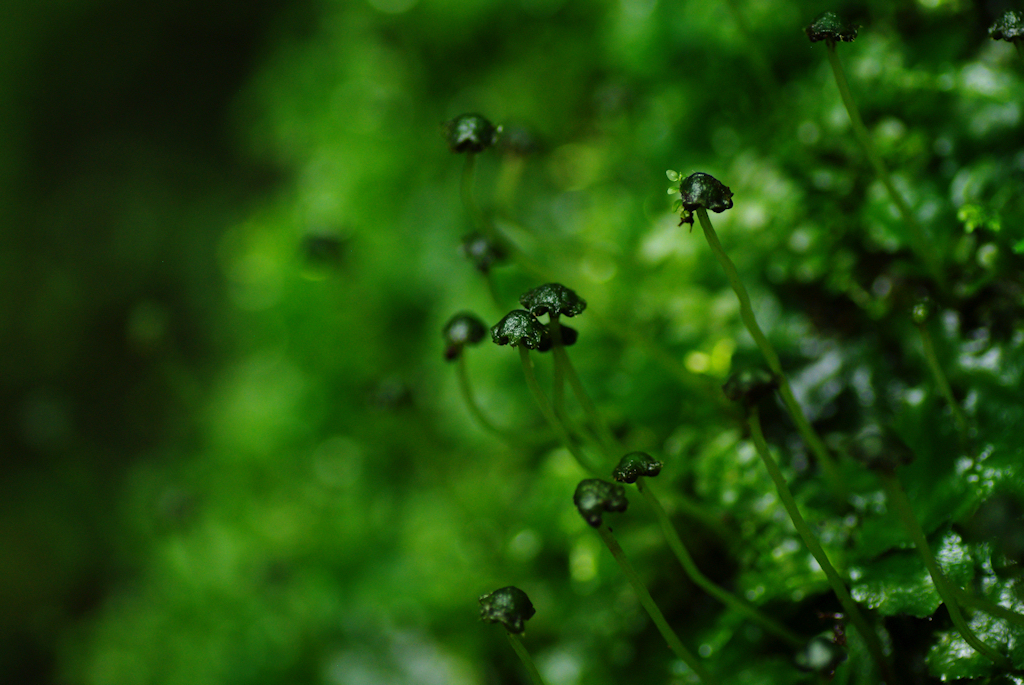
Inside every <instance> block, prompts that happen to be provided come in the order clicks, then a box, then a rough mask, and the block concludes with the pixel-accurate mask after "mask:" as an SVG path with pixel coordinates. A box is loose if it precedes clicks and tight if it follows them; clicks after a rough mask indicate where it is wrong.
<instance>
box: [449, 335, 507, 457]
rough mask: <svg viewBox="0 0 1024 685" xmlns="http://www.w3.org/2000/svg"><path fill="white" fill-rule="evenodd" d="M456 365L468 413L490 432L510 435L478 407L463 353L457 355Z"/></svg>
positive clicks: (503, 435)
mask: <svg viewBox="0 0 1024 685" xmlns="http://www.w3.org/2000/svg"><path fill="white" fill-rule="evenodd" d="M458 367H459V373H458V376H459V391H460V392H461V393H462V399H463V401H464V402H465V403H466V408H467V409H469V413H470V414H472V416H473V418H474V419H476V422H477V423H479V424H480V425H481V426H482V427H483V428H485V429H486V430H488V431H490V432H491V433H494V434H495V435H497V436H499V437H501V438H508V437H510V436H509V433H508V431H505V430H503V429H501V428H498V427H497V426H496V425H495V424H494V423H493V422H492V421H491V420H490V419H489V418H487V416H486V415H485V414H484V412H483V410H482V409H480V405H478V404H477V403H476V398H475V397H474V395H473V389H472V387H471V386H470V383H469V370H468V369H467V368H466V355H465V354H460V355H459V361H458Z"/></svg>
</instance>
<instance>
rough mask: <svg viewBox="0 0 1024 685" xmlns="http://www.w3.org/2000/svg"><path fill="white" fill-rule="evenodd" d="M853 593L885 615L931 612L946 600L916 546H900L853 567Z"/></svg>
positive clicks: (917, 614)
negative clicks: (905, 548)
mask: <svg viewBox="0 0 1024 685" xmlns="http://www.w3.org/2000/svg"><path fill="white" fill-rule="evenodd" d="M850 575H851V578H854V579H855V580H854V581H853V582H852V583H851V586H850V594H852V595H853V598H854V599H855V600H857V601H858V602H861V603H862V604H864V605H865V606H867V607H868V608H869V609H876V610H878V612H879V613H880V614H882V615H883V616H897V615H899V614H910V615H911V616H916V617H918V618H924V617H925V616H931V615H932V614H934V613H935V610H936V609H938V608H939V605H940V604H942V599H941V598H940V597H939V592H938V590H936V589H935V583H934V582H932V577H931V576H930V575H929V574H928V569H927V568H925V565H924V562H922V561H921V557H920V556H918V555H917V554H916V553H915V552H914V551H912V550H896V551H893V552H891V553H890V554H889V555H888V556H886V557H884V558H882V559H880V560H878V561H873V562H872V563H871V564H870V565H868V566H867V567H866V568H864V569H859V568H857V569H853V570H852V572H851V574H850Z"/></svg>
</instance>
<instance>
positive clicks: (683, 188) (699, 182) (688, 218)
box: [679, 171, 732, 226]
mask: <svg viewBox="0 0 1024 685" xmlns="http://www.w3.org/2000/svg"><path fill="white" fill-rule="evenodd" d="M679 197H680V199H681V201H682V203H683V210H684V212H683V216H682V219H681V221H680V222H679V225H680V226H682V225H683V224H684V223H688V224H693V216H692V215H691V212H694V211H696V210H697V209H698V208H699V207H703V208H704V209H707V210H710V211H712V212H715V213H716V214H718V213H721V212H724V211H725V210H727V209H732V191H731V190H729V188H728V186H725V185H723V184H722V182H721V181H719V180H718V179H717V178H715V177H714V176H712V175H711V174H705V173H704V172H702V171H698V172H697V173H694V174H690V175H689V176H687V177H686V178H685V179H683V182H682V183H680V184H679Z"/></svg>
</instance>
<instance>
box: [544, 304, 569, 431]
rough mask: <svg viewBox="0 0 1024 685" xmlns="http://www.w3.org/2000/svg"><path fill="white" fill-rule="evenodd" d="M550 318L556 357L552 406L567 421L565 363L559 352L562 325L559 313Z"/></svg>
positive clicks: (552, 345) (552, 377)
mask: <svg viewBox="0 0 1024 685" xmlns="http://www.w3.org/2000/svg"><path fill="white" fill-rule="evenodd" d="M549 318H550V319H551V325H550V326H548V328H549V329H550V331H551V349H552V352H551V354H552V356H554V358H555V363H554V365H553V367H554V369H553V371H552V374H551V383H552V388H551V406H552V407H553V408H554V410H555V414H556V415H557V416H558V417H559V418H560V419H562V420H563V421H565V420H566V417H565V364H563V363H562V360H561V359H560V356H559V354H558V351H560V350H561V349H562V325H561V324H560V323H559V321H558V318H559V317H558V315H557V314H551V315H550V317H549Z"/></svg>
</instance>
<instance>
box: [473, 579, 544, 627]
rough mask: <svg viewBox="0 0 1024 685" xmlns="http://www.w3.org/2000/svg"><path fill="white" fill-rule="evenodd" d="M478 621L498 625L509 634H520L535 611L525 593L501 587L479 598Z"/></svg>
mask: <svg viewBox="0 0 1024 685" xmlns="http://www.w3.org/2000/svg"><path fill="white" fill-rule="evenodd" d="M479 601H480V620H482V621H489V622H490V623H500V624H502V625H503V626H505V629H506V630H507V631H508V632H510V633H522V632H523V630H524V629H525V626H524V625H523V624H524V623H525V622H526V621H528V620H530V618H531V617H533V615H534V614H535V613H537V611H536V609H534V608H533V602H531V601H530V598H529V597H527V596H526V593H525V592H523V591H522V590H520V589H519V588H517V587H512V586H511V585H509V586H508V587H503V588H500V589H498V590H495V591H494V592H492V593H491V594H489V595H484V596H483V597H481V598H480V600H479Z"/></svg>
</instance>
